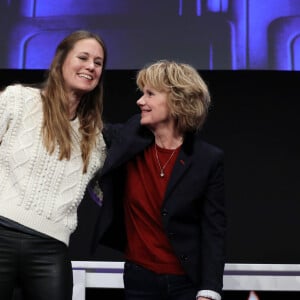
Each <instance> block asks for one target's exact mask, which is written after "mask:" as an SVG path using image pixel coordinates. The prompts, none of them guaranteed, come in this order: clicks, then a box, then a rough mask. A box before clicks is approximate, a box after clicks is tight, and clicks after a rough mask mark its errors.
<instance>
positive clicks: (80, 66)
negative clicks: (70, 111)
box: [62, 38, 104, 97]
mask: <svg viewBox="0 0 300 300" xmlns="http://www.w3.org/2000/svg"><path fill="white" fill-rule="evenodd" d="M103 62H104V51H103V48H102V47H101V45H100V44H99V43H98V42H97V41H96V40H95V39H93V38H89V39H83V40H79V41H78V42H77V43H76V44H75V45H74V47H73V49H72V50H71V51H70V52H69V53H68V55H67V57H66V59H65V61H64V63H63V66H62V74H63V78H64V84H65V87H66V90H67V92H68V93H69V94H70V95H76V96H79V97H81V96H82V95H84V94H86V93H88V92H90V91H92V90H93V89H94V88H95V87H96V86H97V84H98V82H99V80H100V77H101V73H102V68H103Z"/></svg>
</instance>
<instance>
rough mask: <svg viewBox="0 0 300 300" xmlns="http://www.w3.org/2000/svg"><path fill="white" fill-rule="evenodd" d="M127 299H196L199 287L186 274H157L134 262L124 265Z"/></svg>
mask: <svg viewBox="0 0 300 300" xmlns="http://www.w3.org/2000/svg"><path fill="white" fill-rule="evenodd" d="M124 287H125V299H126V300H195V299H196V294H197V289H196V288H195V286H194V285H193V283H192V282H191V280H190V279H189V278H188V277H187V276H186V275H169V274H156V273H154V272H152V271H150V270H147V269H145V268H143V267H141V266H139V265H136V264H134V263H132V262H129V261H126V262H125V266H124Z"/></svg>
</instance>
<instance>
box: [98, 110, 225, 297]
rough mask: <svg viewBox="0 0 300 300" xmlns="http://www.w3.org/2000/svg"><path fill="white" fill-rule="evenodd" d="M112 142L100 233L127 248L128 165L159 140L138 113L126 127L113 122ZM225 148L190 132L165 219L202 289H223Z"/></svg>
mask: <svg viewBox="0 0 300 300" xmlns="http://www.w3.org/2000/svg"><path fill="white" fill-rule="evenodd" d="M103 133H104V136H105V139H106V142H107V146H108V153H107V158H106V161H105V163H104V166H103V169H102V170H101V172H100V173H99V174H98V175H97V179H98V180H99V184H100V187H101V189H102V192H103V195H104V196H103V206H102V208H101V209H100V213H99V217H98V221H97V225H96V228H95V233H94V239H93V240H94V247H96V246H97V244H98V243H99V242H100V243H101V244H104V245H108V246H110V247H113V248H116V249H119V250H123V249H124V246H125V243H126V236H125V231H124V229H125V228H124V222H123V208H122V198H123V184H124V180H123V179H124V173H123V171H124V165H125V163H126V162H127V161H128V160H130V159H131V158H132V157H133V156H134V155H136V154H137V153H139V152H141V151H143V150H144V149H145V148H146V147H148V146H149V145H150V144H151V143H153V142H154V136H153V134H152V133H151V132H150V131H149V130H148V129H147V128H146V127H144V126H141V125H140V116H139V115H136V116H134V117H133V118H131V119H130V120H129V121H128V122H127V123H125V124H124V125H112V126H107V127H106V128H105V129H104V131H103ZM223 177H224V176H223V152H222V151H221V150H219V149H218V148H216V147H214V146H211V145H209V144H207V143H205V142H203V141H202V140H201V139H200V137H199V134H188V135H187V136H186V137H185V139H184V143H183V145H182V147H181V150H180V152H179V155H178V157H177V161H176V162H175V165H174V169H173V172H172V175H171V177H170V181H169V184H168V186H167V191H166V194H165V199H164V201H163V205H162V208H161V218H162V220H163V226H164V229H165V233H166V235H167V236H168V238H169V239H170V242H171V245H172V246H173V248H174V252H175V254H176V255H177V257H178V258H179V260H180V262H181V264H182V266H183V268H184V270H185V271H186V274H187V275H188V276H189V277H190V278H191V280H192V281H193V282H194V284H195V286H196V287H197V288H198V289H199V290H203V289H205V290H213V291H216V292H218V293H221V290H222V287H223V271H224V262H225V245H224V244H225V227H226V217H225V207H224V206H225V204H224V178H223Z"/></svg>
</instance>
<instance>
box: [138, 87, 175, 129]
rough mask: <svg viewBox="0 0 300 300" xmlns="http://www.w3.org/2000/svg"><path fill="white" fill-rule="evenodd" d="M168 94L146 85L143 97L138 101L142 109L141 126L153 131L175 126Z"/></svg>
mask: <svg viewBox="0 0 300 300" xmlns="http://www.w3.org/2000/svg"><path fill="white" fill-rule="evenodd" d="M168 96H169V94H168V93H167V92H159V91H157V90H155V89H154V88H152V87H150V86H148V85H145V87H144V88H143V95H142V97H141V98H139V99H138V100H137V105H138V106H139V108H140V109H141V124H142V125H146V126H147V127H149V128H151V129H152V130H154V131H155V130H157V129H158V128H162V127H165V126H167V127H169V126H170V125H172V124H173V119H172V118H171V116H170V108H169V105H168Z"/></svg>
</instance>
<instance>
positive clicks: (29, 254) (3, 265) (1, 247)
mask: <svg viewBox="0 0 300 300" xmlns="http://www.w3.org/2000/svg"><path fill="white" fill-rule="evenodd" d="M16 286H18V287H20V289H21V291H22V298H23V299H25V300H71V299H72V291H73V275H72V265H71V261H70V259H69V256H68V248H67V246H66V245H65V244H63V243H62V242H60V241H57V240H55V239H52V238H44V237H39V236H35V235H31V234H28V233H24V232H19V231H15V230H12V229H9V228H6V227H2V226H1V225H0V295H1V296H0V297H1V300H11V299H12V295H13V291H14V289H15V287H16Z"/></svg>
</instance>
